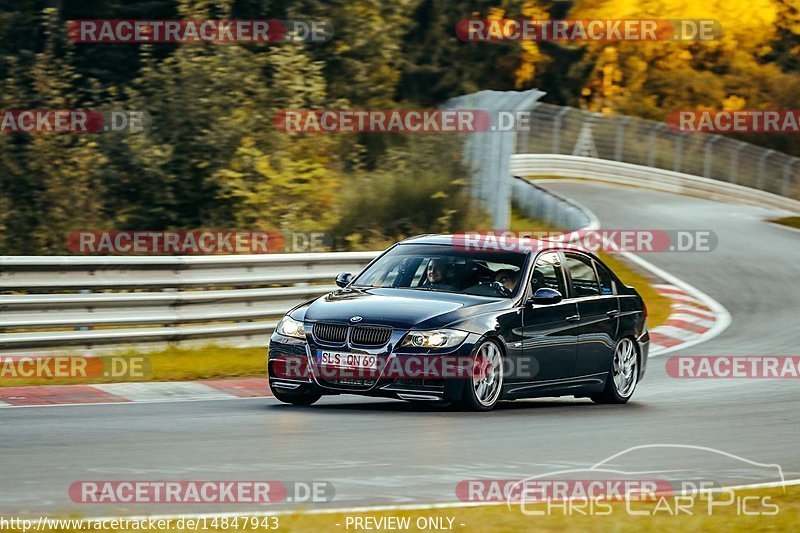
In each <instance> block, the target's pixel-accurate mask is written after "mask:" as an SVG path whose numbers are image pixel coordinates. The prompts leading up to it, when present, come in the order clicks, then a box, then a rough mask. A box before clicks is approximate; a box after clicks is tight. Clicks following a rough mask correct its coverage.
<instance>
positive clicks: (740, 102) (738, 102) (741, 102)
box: [722, 94, 747, 111]
mask: <svg viewBox="0 0 800 533" xmlns="http://www.w3.org/2000/svg"><path fill="white" fill-rule="evenodd" d="M745 105H747V100H745V99H744V98H742V97H741V96H736V95H735V94H732V95H730V96H728V97H727V98H725V99H724V100H723V101H722V108H723V109H725V110H726V111H739V110H740V109H744V106H745Z"/></svg>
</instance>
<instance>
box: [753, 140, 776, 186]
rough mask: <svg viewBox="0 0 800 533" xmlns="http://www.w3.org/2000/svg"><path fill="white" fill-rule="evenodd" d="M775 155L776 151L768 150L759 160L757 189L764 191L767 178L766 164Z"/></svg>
mask: <svg viewBox="0 0 800 533" xmlns="http://www.w3.org/2000/svg"><path fill="white" fill-rule="evenodd" d="M774 153H775V150H767V151H766V152H764V153H763V154H761V157H759V158H758V176H757V177H756V188H757V189H760V190H762V191H763V190H764V178H766V172H767V170H766V164H767V159H769V156H771V155H772V154H774Z"/></svg>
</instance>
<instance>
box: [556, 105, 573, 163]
mask: <svg viewBox="0 0 800 533" xmlns="http://www.w3.org/2000/svg"><path fill="white" fill-rule="evenodd" d="M569 110H570V108H569V107H564V108H562V109H561V111H559V112H558V113H557V114H556V118H555V127H554V128H553V153H554V154H560V153H561V124H562V123H563V117H564V115H565V114H567V112H569Z"/></svg>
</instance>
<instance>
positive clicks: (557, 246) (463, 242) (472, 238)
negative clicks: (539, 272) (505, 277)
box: [398, 231, 596, 258]
mask: <svg viewBox="0 0 800 533" xmlns="http://www.w3.org/2000/svg"><path fill="white" fill-rule="evenodd" d="M505 233H506V232H503V231H498V232H496V233H495V232H490V231H481V232H465V233H450V234H444V233H439V234H433V233H430V234H426V235H417V236H416V237H410V238H408V239H405V240H403V241H400V242H399V243H398V244H442V245H446V246H458V247H460V248H462V249H463V248H466V247H468V246H470V245H472V246H475V242H476V239H478V241H477V242H478V244H477V246H480V247H481V248H479V249H480V250H483V251H490V250H496V251H498V252H503V251H509V252H522V253H526V254H531V253H535V252H538V251H540V250H549V249H553V250H562V251H574V252H581V253H584V254H587V255H589V256H591V257H594V258H596V257H595V255H594V254H593V253H591V252H589V251H588V250H586V249H585V248H582V247H580V246H575V245H572V244H567V243H564V242H553V241H549V240H543V239H534V238H532V237H522V238H517V237H511V236H506V235H504V234H505ZM495 238H496V240H495Z"/></svg>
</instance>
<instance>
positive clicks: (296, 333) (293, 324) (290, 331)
mask: <svg viewBox="0 0 800 533" xmlns="http://www.w3.org/2000/svg"><path fill="white" fill-rule="evenodd" d="M275 331H277V332H278V333H280V334H281V335H286V336H287V337H294V338H296V339H305V338H306V328H305V326H304V325H303V323H302V322H299V321H297V320H295V319H293V318H291V317H290V316H289V315H286V316H285V317H283V318H282V319H281V321H280V322H278V327H277V328H275Z"/></svg>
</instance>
